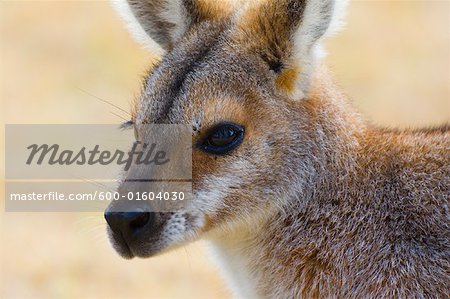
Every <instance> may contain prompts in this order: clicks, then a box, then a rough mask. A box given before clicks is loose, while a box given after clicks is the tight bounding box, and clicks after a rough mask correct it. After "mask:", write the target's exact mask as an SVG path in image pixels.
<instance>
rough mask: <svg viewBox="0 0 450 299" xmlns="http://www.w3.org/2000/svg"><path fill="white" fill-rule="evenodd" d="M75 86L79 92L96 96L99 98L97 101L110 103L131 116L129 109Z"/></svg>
mask: <svg viewBox="0 0 450 299" xmlns="http://www.w3.org/2000/svg"><path fill="white" fill-rule="evenodd" d="M76 88H77V89H78V90H80V91H81V92H84V93H85V94H87V95H90V96H91V97H94V98H96V99H97V100H99V101H101V102H103V103H106V104H109V105H111V106H112V107H114V108H116V109H119V110H120V111H122V112H124V113H126V114H127V115H128V116H130V117H131V114H130V112H129V111H126V110H125V109H123V108H122V107H119V106H117V105H116V104H114V103H111V102H110V101H107V100H105V99H102V98H100V97H98V96H96V95H94V94H92V93H90V92H88V91H86V90H84V89H82V88H79V87H76Z"/></svg>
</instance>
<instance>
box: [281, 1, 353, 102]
mask: <svg viewBox="0 0 450 299" xmlns="http://www.w3.org/2000/svg"><path fill="white" fill-rule="evenodd" d="M347 3H348V0H307V3H306V6H305V10H304V13H303V20H302V22H301V23H300V24H299V27H298V29H297V31H296V32H295V34H294V37H293V42H294V49H293V53H294V54H293V57H292V58H291V61H290V62H289V63H288V64H291V65H292V66H294V67H297V68H299V69H300V71H299V76H298V79H297V82H296V88H295V90H294V91H293V92H292V93H291V95H290V96H291V97H292V98H293V99H303V98H305V97H306V94H307V93H308V90H309V85H310V82H311V77H312V76H313V72H314V69H315V67H316V66H317V65H318V64H319V62H320V61H321V60H322V59H323V58H324V57H325V51H324V50H323V47H322V44H321V41H322V40H323V38H324V37H326V36H329V35H332V34H334V33H335V32H337V31H338V30H339V28H340V27H341V26H342V25H343V17H344V16H345V11H346V6H347Z"/></svg>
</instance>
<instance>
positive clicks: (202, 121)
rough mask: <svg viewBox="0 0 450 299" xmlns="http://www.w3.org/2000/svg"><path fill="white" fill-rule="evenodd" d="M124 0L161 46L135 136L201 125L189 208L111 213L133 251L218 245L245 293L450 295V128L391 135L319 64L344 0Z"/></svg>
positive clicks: (240, 293) (132, 23) (118, 242)
mask: <svg viewBox="0 0 450 299" xmlns="http://www.w3.org/2000/svg"><path fill="white" fill-rule="evenodd" d="M115 4H116V5H115V6H116V8H117V9H118V11H119V12H120V14H121V15H122V16H123V17H124V19H125V20H126V21H127V22H128V24H129V27H130V29H131V31H132V33H134V35H135V36H137V37H138V38H140V39H141V40H142V41H143V43H144V44H145V45H146V46H147V47H149V49H150V50H151V51H152V52H153V53H158V54H161V55H162V58H161V60H160V61H159V62H158V63H157V64H156V65H155V66H154V67H153V68H152V69H151V70H150V71H149V72H148V75H147V76H146V78H145V84H144V87H143V92H142V94H141V97H140V100H139V101H138V102H137V104H136V108H135V111H136V112H135V113H134V115H133V119H132V123H133V125H134V128H135V130H136V134H137V135H138V136H139V134H142V132H141V131H140V130H141V129H140V128H141V126H142V125H143V124H145V123H149V122H157V123H182V124H192V127H193V130H192V144H193V150H192V186H193V197H194V198H193V200H192V202H191V203H190V204H189V205H187V206H185V207H184V208H182V209H180V210H178V211H176V212H172V213H156V212H148V211H147V212H145V211H142V210H139V209H137V210H136V211H135V212H129V213H112V212H110V211H108V210H107V211H106V212H105V217H106V220H107V222H108V223H109V228H108V230H109V235H110V238H111V241H112V243H113V244H114V247H115V248H116V249H117V251H118V252H119V253H120V254H121V255H122V256H124V257H126V258H132V257H134V256H138V257H149V256H154V255H156V254H159V253H162V252H166V251H167V250H169V249H172V248H175V247H178V246H182V245H184V244H187V243H188V242H192V241H194V240H197V239H199V238H204V239H206V240H209V241H210V243H211V247H212V248H213V251H215V252H216V253H215V256H216V258H217V259H218V261H220V264H221V267H220V269H221V270H223V272H224V275H225V277H226V279H227V282H228V283H229V285H230V288H231V289H232V291H233V294H234V295H235V296H236V297H242V298H261V297H263V298H265V297H267V298H437V297H440V298H448V295H449V294H450V211H449V199H450V133H449V132H450V126H448V125H447V126H443V127H440V128H435V129H422V130H420V129H419V130H388V129H383V128H378V127H375V126H372V125H369V124H367V123H365V122H364V121H363V120H362V119H361V117H360V115H359V114H358V113H357V112H355V111H354V109H353V108H352V107H351V105H350V104H348V102H347V101H348V100H347V98H346V96H345V95H344V94H343V93H342V92H341V91H339V89H338V88H336V86H335V84H334V83H333V81H332V80H331V79H330V77H329V75H328V73H327V71H326V69H325V68H324V67H322V66H321V64H320V60H321V58H322V56H323V55H322V53H323V51H321V41H322V40H323V38H324V37H325V36H328V35H329V34H330V33H332V32H333V31H335V29H336V28H337V27H338V26H339V23H340V20H341V15H342V14H343V11H344V10H345V1H339V0H265V1H247V2H245V1H239V2H236V1H234V2H224V1H209V2H208V1H201V0H146V1H138V0H128V1H121V2H116V3H115ZM124 59H125V58H124ZM128 189H130V187H129V186H127V181H126V180H124V181H123V183H122V185H121V186H120V188H119V190H121V191H122V192H125V190H128Z"/></svg>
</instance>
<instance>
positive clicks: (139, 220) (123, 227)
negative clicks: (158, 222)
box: [105, 208, 154, 238]
mask: <svg viewBox="0 0 450 299" xmlns="http://www.w3.org/2000/svg"><path fill="white" fill-rule="evenodd" d="M153 218H154V217H153V213H151V212H149V211H147V210H145V209H143V208H135V209H134V210H131V211H127V212H114V211H110V210H107V211H106V212H105V219H106V222H108V224H109V226H110V227H111V229H112V230H113V232H115V233H117V234H121V235H122V236H123V237H124V238H127V237H129V236H130V235H132V234H134V233H136V232H137V231H138V230H140V229H141V228H143V227H144V226H146V225H148V224H149V223H151V222H152V221H153Z"/></svg>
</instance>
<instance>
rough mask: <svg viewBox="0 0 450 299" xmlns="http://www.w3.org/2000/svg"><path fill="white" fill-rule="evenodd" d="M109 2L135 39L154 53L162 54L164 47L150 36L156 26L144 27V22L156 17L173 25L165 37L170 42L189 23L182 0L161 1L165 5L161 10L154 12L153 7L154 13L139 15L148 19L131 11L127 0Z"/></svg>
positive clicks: (175, 38) (177, 36)
mask: <svg viewBox="0 0 450 299" xmlns="http://www.w3.org/2000/svg"><path fill="white" fill-rule="evenodd" d="M155 2H157V1H155ZM111 3H112V5H113V7H114V9H115V10H116V11H117V13H118V14H119V15H120V16H121V17H122V19H123V20H124V21H125V23H126V24H127V28H128V30H129V31H130V33H131V35H132V36H133V37H134V38H135V40H136V41H137V42H139V43H140V44H142V45H143V46H144V47H145V48H146V49H148V50H149V51H151V52H152V53H154V54H156V55H163V54H164V53H165V52H166V49H164V45H161V44H159V43H158V42H156V41H155V40H154V39H153V38H152V34H151V32H153V33H155V32H157V30H158V28H145V24H146V23H147V22H149V21H151V18H158V20H159V21H163V22H165V23H167V24H170V25H171V26H173V28H171V30H170V32H169V35H170V36H167V39H169V40H170V41H171V42H172V43H173V42H175V41H176V40H177V39H178V38H179V37H181V36H182V35H183V34H184V32H185V31H186V30H187V28H188V26H189V24H190V18H189V17H188V14H187V12H186V10H185V7H184V5H183V3H182V0H168V1H166V2H163V3H164V4H165V5H166V6H165V7H162V10H161V11H159V12H156V9H155V10H154V15H149V16H141V18H148V20H145V19H143V20H140V19H139V16H138V15H136V13H135V12H133V10H132V8H131V5H130V2H129V1H127V0H111ZM140 5H141V6H145V5H148V6H150V5H154V4H152V2H151V1H147V2H145V1H142V3H141V4H140ZM150 8H151V7H150ZM147 26H148V23H147Z"/></svg>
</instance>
